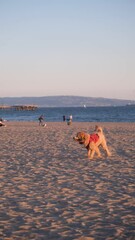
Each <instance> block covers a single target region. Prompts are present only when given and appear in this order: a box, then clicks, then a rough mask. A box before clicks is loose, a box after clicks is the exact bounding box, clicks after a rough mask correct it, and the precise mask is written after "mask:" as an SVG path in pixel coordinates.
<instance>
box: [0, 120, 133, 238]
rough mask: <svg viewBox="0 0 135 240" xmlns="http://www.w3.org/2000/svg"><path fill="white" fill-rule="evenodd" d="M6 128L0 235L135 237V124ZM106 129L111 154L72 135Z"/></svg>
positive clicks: (0, 147) (1, 147)
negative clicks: (92, 152)
mask: <svg viewBox="0 0 135 240" xmlns="http://www.w3.org/2000/svg"><path fill="white" fill-rule="evenodd" d="M5 123H6V125H7V126H6V127H1V128H0V133H1V144H0V159H1V161H0V164H1V169H0V178H1V182H0V185H1V205H0V212H1V217H0V226H1V233H0V238H2V239H3V240H15V239H16V240H18V239H19V240H24V239H25V240H26V239H29V240H32V239H38V240H40V239H41V240H43V239H48V240H52V239H59V240H67V239H68V240H71V239H77V240H82V239H83V240H86V239H91V240H100V239H109V240H115V239H120V240H126V239H129V240H130V239H133V238H134V235H135V215H134V207H133V206H134V204H135V202H134V188H135V172H134V168H135V161H134V156H135V147H134V139H135V123H132V122H129V123H125V122H124V123H123V122H121V123H116V122H111V123H110V122H104V123H103V122H101V123H99V122H73V123H72V124H71V125H70V126H68V125H67V123H66V122H45V123H46V124H47V126H46V127H41V126H39V125H38V122H25V121H24V122H22V121H12V122H11V121H10V122H9V121H7V122H5ZM96 124H98V125H99V124H100V125H101V126H102V127H103V130H104V133H105V136H106V139H107V144H108V147H109V149H110V151H111V153H112V156H111V157H106V155H105V154H104V151H103V150H102V149H101V154H102V159H97V158H96V156H95V157H94V159H93V160H89V159H88V158H87V151H86V149H85V148H84V147H83V146H82V145H79V144H78V143H77V142H75V141H73V136H74V135H76V133H77V132H78V131H86V132H88V133H91V132H92V131H93V130H94V127H95V125H96Z"/></svg>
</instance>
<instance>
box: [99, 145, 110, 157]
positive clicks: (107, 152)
mask: <svg viewBox="0 0 135 240" xmlns="http://www.w3.org/2000/svg"><path fill="white" fill-rule="evenodd" d="M101 145H102V147H103V149H104V150H105V152H106V154H107V156H108V157H110V156H111V153H110V151H109V149H108V147H107V144H106V142H104V143H102V144H101Z"/></svg>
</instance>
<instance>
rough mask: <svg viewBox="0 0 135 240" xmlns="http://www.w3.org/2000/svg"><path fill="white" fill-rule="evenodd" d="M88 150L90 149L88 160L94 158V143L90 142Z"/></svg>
mask: <svg viewBox="0 0 135 240" xmlns="http://www.w3.org/2000/svg"><path fill="white" fill-rule="evenodd" d="M89 148H90V149H91V154H90V156H89V159H93V157H94V154H95V150H96V148H95V143H93V142H91V143H90V145H89Z"/></svg>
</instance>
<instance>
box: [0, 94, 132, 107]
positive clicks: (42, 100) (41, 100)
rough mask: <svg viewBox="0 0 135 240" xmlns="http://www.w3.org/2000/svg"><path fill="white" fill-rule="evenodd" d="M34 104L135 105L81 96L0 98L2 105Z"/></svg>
mask: <svg viewBox="0 0 135 240" xmlns="http://www.w3.org/2000/svg"><path fill="white" fill-rule="evenodd" d="M25 104H32V105H37V106H39V107H82V106H84V105H86V106H87V107H91V106H124V105H130V104H135V101H132V100H121V99H111V98H101V97H100V98H94V97H81V96H49V97H4V98H0V105H8V106H12V105H25Z"/></svg>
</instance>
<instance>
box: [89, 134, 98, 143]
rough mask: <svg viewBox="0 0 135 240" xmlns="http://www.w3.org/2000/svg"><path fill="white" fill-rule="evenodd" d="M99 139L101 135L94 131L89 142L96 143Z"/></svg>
mask: <svg viewBox="0 0 135 240" xmlns="http://www.w3.org/2000/svg"><path fill="white" fill-rule="evenodd" d="M98 139H99V136H98V135H97V134H96V133H93V134H91V135H90V139H89V143H90V142H94V143H96V142H97V141H98Z"/></svg>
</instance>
